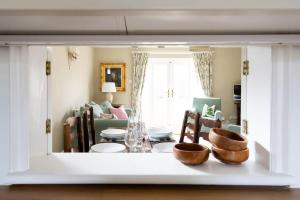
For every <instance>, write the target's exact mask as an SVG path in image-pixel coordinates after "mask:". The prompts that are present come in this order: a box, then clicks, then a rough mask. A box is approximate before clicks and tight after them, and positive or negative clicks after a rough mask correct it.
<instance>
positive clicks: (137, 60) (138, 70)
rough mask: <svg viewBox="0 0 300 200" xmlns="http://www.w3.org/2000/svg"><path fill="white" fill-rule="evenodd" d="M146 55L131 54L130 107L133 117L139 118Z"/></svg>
mask: <svg viewBox="0 0 300 200" xmlns="http://www.w3.org/2000/svg"><path fill="white" fill-rule="evenodd" d="M148 57H149V56H148V53H132V59H133V78H132V91H131V107H132V115H133V117H137V118H140V116H141V97H142V93H143V88H144V82H145V74H146V68H147V64H148Z"/></svg>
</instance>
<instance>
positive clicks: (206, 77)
mask: <svg viewBox="0 0 300 200" xmlns="http://www.w3.org/2000/svg"><path fill="white" fill-rule="evenodd" d="M193 59H194V65H195V68H196V73H197V75H198V78H199V80H200V82H201V86H202V89H203V91H204V94H205V95H206V96H212V95H213V93H212V61H213V52H212V51H200V52H194V53H193Z"/></svg>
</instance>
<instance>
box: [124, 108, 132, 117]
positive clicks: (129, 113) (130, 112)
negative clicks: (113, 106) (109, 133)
mask: <svg viewBox="0 0 300 200" xmlns="http://www.w3.org/2000/svg"><path fill="white" fill-rule="evenodd" d="M125 112H126V114H127V116H128V117H130V116H131V114H132V109H131V108H125Z"/></svg>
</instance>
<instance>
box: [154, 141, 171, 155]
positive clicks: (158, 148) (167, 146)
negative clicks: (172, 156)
mask: <svg viewBox="0 0 300 200" xmlns="http://www.w3.org/2000/svg"><path fill="white" fill-rule="evenodd" d="M175 144H176V143H174V142H163V143H158V144H155V145H153V149H152V152H153V153H172V152H173V146H174V145H175Z"/></svg>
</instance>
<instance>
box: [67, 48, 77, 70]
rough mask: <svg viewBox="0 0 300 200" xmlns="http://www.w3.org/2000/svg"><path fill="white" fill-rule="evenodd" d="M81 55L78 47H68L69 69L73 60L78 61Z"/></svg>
mask: <svg viewBox="0 0 300 200" xmlns="http://www.w3.org/2000/svg"><path fill="white" fill-rule="evenodd" d="M78 57H79V52H78V49H77V48H76V47H68V64H69V69H70V68H71V64H72V62H74V61H76V60H77V59H78Z"/></svg>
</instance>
